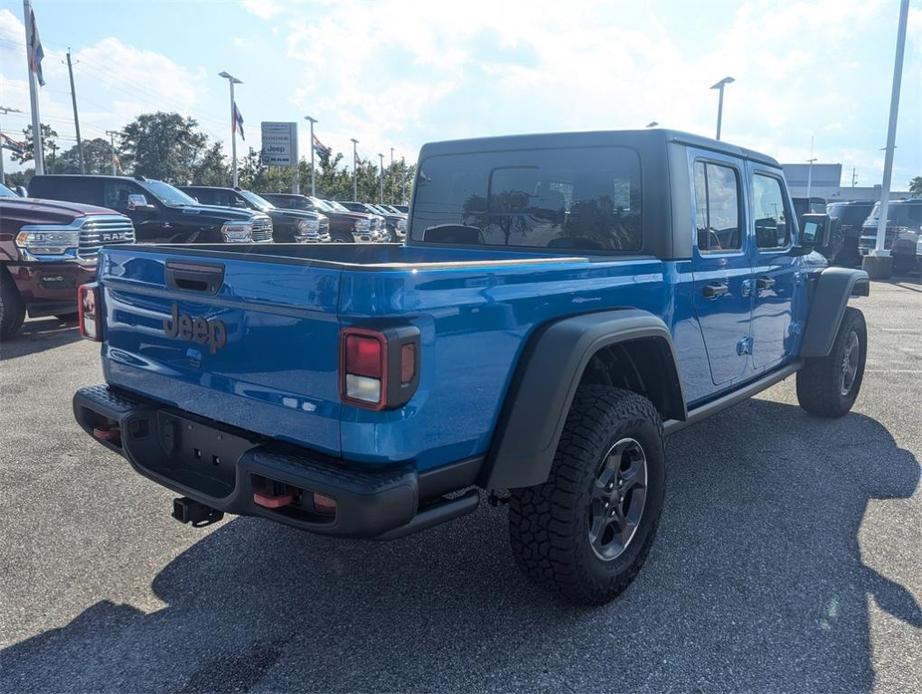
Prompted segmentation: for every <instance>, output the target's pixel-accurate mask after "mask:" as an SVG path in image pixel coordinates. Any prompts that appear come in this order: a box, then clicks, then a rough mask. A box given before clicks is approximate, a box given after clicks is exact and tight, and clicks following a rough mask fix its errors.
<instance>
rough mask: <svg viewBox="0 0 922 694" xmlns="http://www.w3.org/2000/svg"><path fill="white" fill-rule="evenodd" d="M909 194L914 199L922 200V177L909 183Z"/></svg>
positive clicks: (915, 178) (917, 177) (914, 178)
mask: <svg viewBox="0 0 922 694" xmlns="http://www.w3.org/2000/svg"><path fill="white" fill-rule="evenodd" d="M909 194H910V195H911V196H912V197H914V198H922V176H915V177H913V179H912V180H911V181H910V182H909Z"/></svg>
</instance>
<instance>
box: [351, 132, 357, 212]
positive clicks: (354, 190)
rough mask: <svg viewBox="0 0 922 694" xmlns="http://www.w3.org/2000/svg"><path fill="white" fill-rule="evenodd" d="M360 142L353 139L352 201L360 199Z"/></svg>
mask: <svg viewBox="0 0 922 694" xmlns="http://www.w3.org/2000/svg"><path fill="white" fill-rule="evenodd" d="M358 144H359V141H358V140H356V139H355V138H354V137H353V138H352V199H353V200H358V199H359V179H358V162H359V150H358Z"/></svg>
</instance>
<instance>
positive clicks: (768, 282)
mask: <svg viewBox="0 0 922 694" xmlns="http://www.w3.org/2000/svg"><path fill="white" fill-rule="evenodd" d="M774 286H775V280H774V278H772V277H768V276H767V275H766V276H763V277H760V278H759V279H757V280H756V289H771V288H772V287H774Z"/></svg>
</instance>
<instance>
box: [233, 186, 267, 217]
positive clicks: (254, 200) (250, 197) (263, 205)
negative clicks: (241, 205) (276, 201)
mask: <svg viewBox="0 0 922 694" xmlns="http://www.w3.org/2000/svg"><path fill="white" fill-rule="evenodd" d="M239 192H240V194H241V195H242V196H243V197H244V199H245V200H246V201H247V202H248V203H250V204H251V205H252V206H253V207H255V208H256V209H258V210H259V211H260V212H267V211H268V210H274V209H275V205H273V204H272V203H271V202H269V201H268V200H266V199H265V198H263V197H260V196H259V195H257V194H256V193H252V192H250V191H249V190H241V191H239Z"/></svg>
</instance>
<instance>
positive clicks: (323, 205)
mask: <svg viewBox="0 0 922 694" xmlns="http://www.w3.org/2000/svg"><path fill="white" fill-rule="evenodd" d="M308 200H310V201H311V204H312V205H313V206H314V208H315V209H318V210H320V211H321V212H335V211H336V210H335V209H333V206H332V205H330V204H329V203H328V202H327V201H326V200H321V199H320V198H312V197H308Z"/></svg>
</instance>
